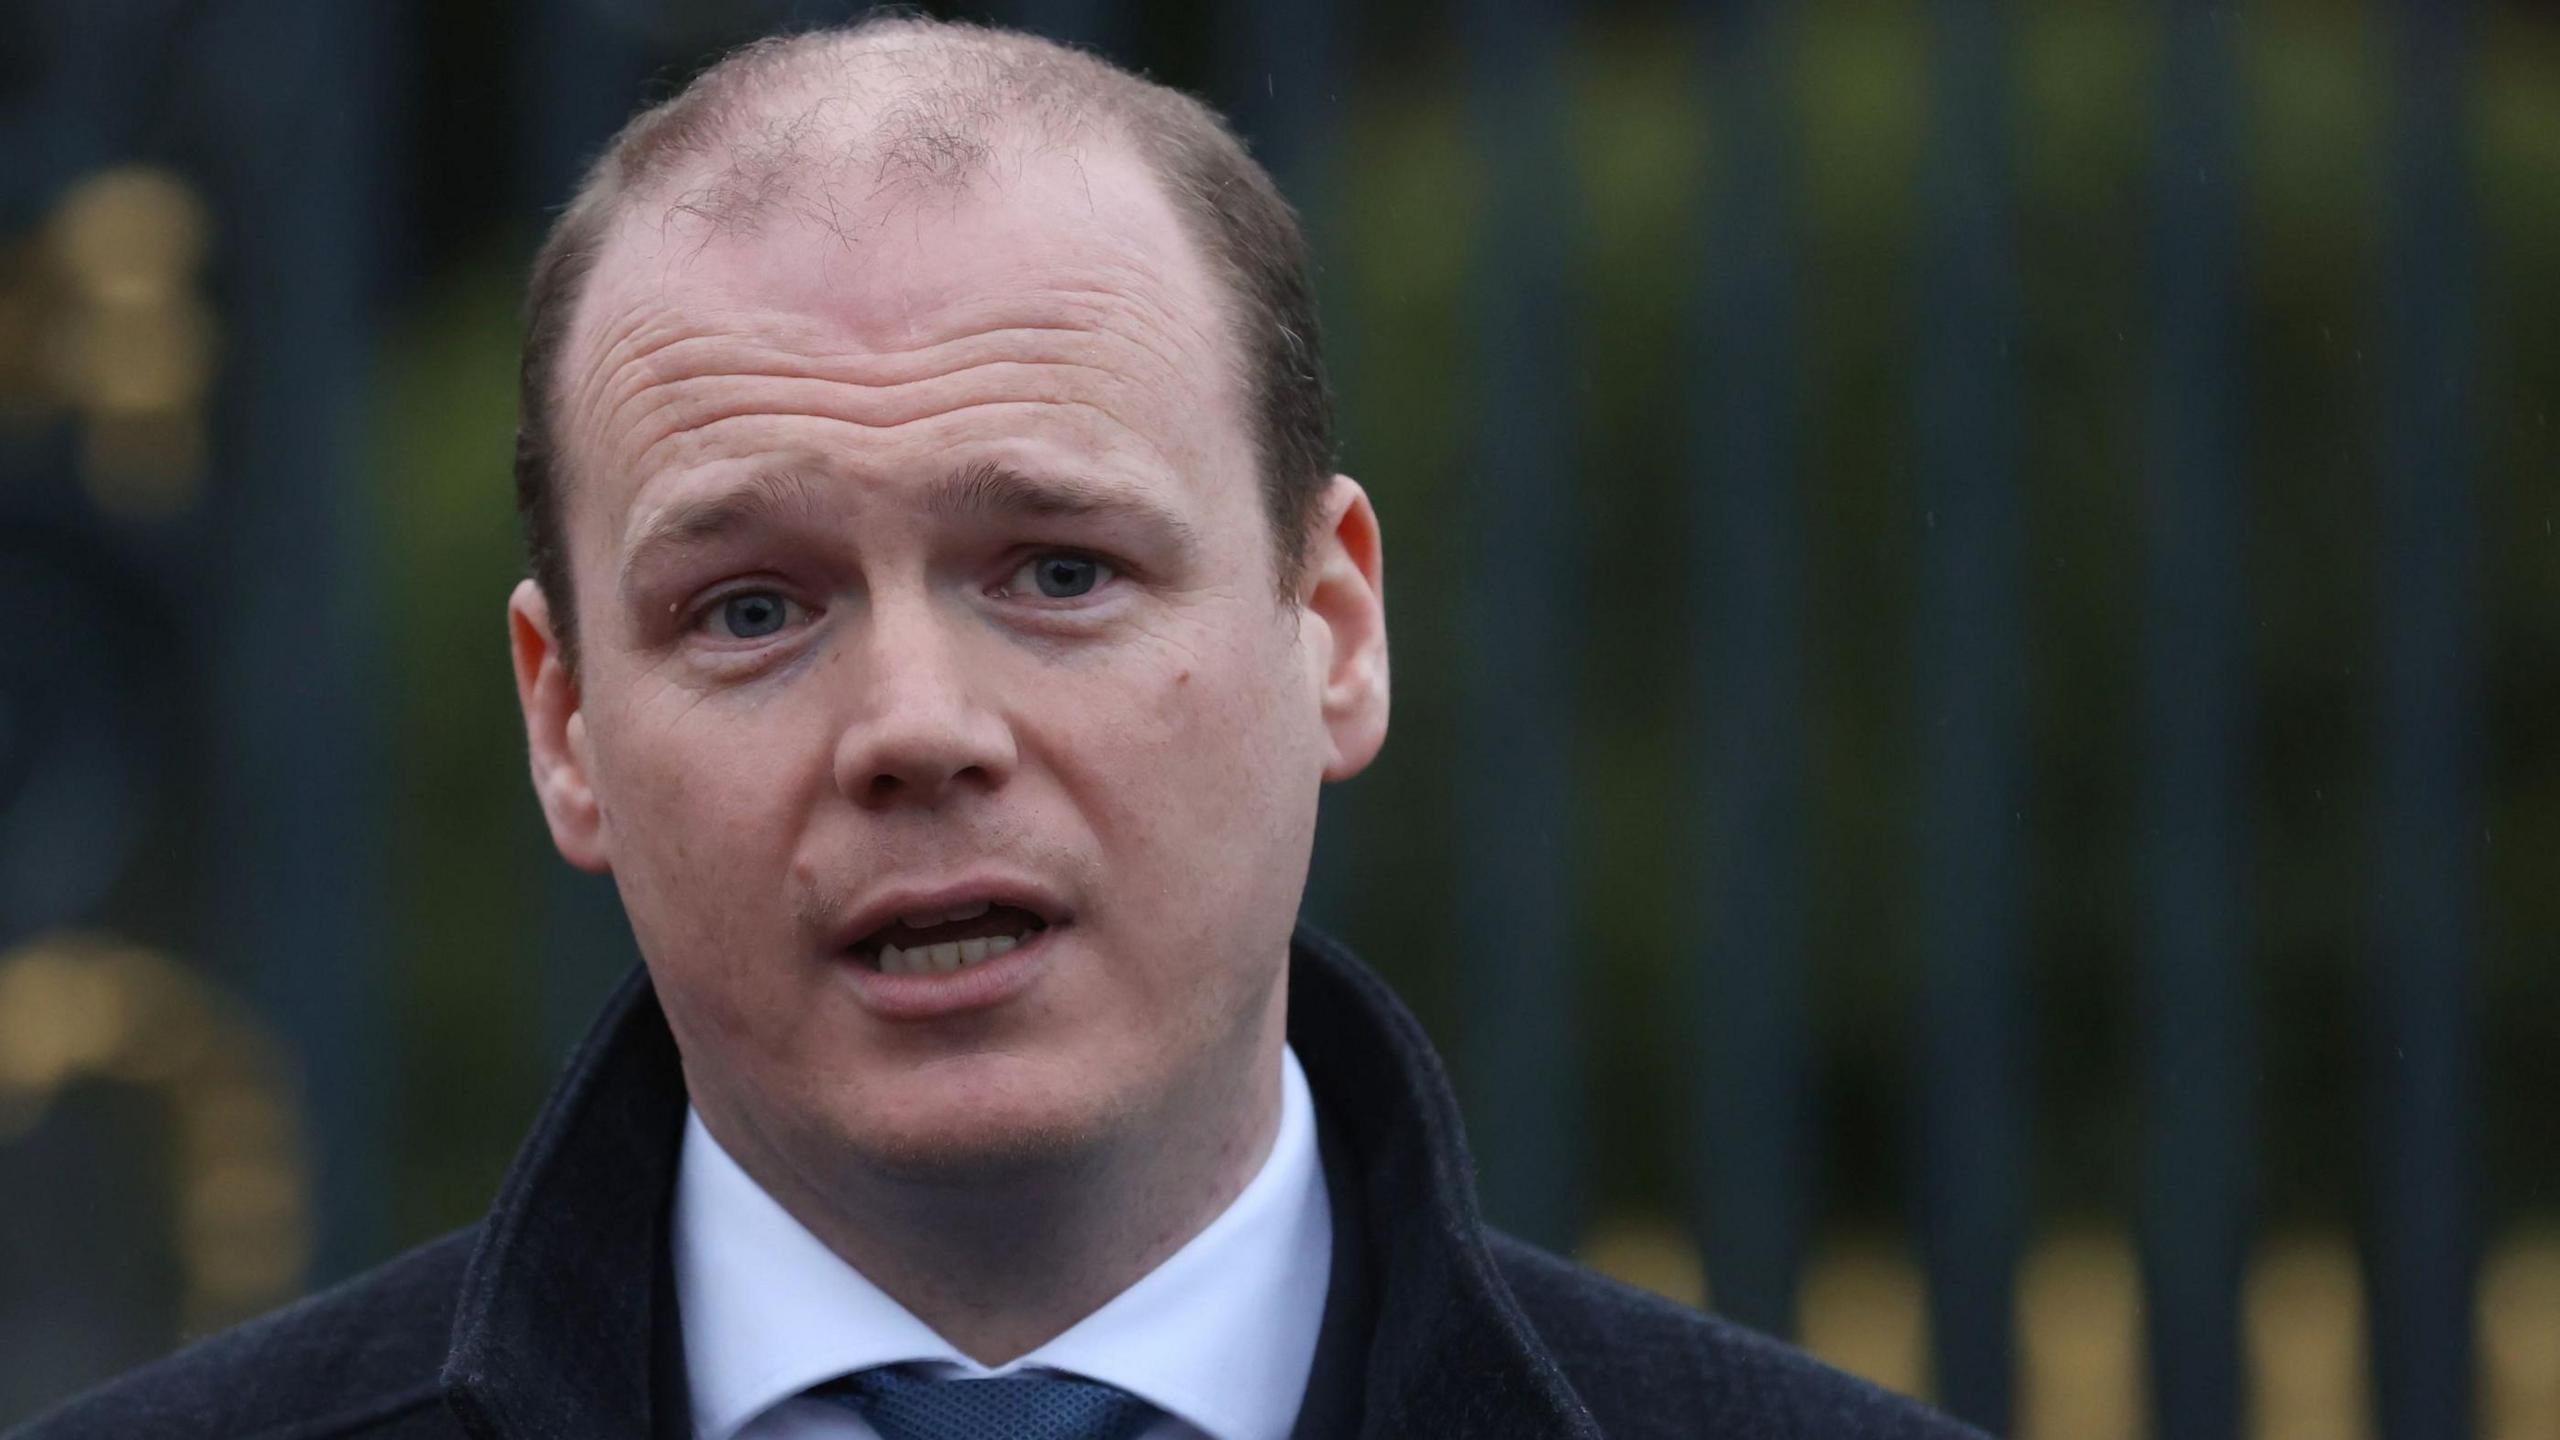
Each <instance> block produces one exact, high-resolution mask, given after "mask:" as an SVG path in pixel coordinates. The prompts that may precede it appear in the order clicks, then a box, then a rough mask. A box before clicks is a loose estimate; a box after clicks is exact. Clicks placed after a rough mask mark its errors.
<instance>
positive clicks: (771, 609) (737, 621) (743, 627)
mask: <svg viewBox="0 0 2560 1440" xmlns="http://www.w3.org/2000/svg"><path fill="white" fill-rule="evenodd" d="M717 614H718V615H719V620H720V628H721V629H723V630H725V631H727V632H728V633H729V636H730V638H731V639H734V640H760V639H763V638H764V637H765V636H767V635H771V634H773V633H774V632H775V631H777V630H780V629H781V628H782V627H783V626H784V625H785V624H786V623H788V622H789V620H790V618H791V602H789V601H787V600H785V599H783V598H782V597H781V596H779V595H776V594H775V593H773V592H772V591H770V590H741V591H739V592H738V593H737V594H735V595H732V596H730V597H729V598H727V599H725V600H723V601H721V602H720V609H719V610H718V612H717Z"/></svg>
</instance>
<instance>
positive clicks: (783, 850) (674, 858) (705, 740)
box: [590, 693, 802, 983]
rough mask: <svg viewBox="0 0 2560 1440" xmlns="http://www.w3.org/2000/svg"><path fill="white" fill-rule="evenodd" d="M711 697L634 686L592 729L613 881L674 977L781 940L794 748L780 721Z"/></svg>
mask: <svg viewBox="0 0 2560 1440" xmlns="http://www.w3.org/2000/svg"><path fill="white" fill-rule="evenodd" d="M720 704H721V702H719V701H717V700H703V699H701V698H700V697H697V696H693V695H688V694H677V693H669V694H663V695H645V694H644V695H643V696H641V697H639V698H637V699H636V700H635V702H634V703H631V704H629V705H626V706H624V707H622V708H621V709H620V710H619V711H618V712H614V713H611V714H609V715H607V716H605V717H602V718H603V719H604V721H605V723H603V724H594V723H591V725H590V733H591V734H592V736H593V741H594V746H595V772H596V795H597V801H598V804H599V806H600V807H601V809H602V811H603V814H604V820H605V829H606V835H607V839H608V844H609V847H610V854H611V859H612V863H613V872H614V878H615V882H616V884H617V886H618V887H619V888H620V890H621V891H622V897H623V905H624V908H625V909H626V910H627V911H628V912H629V913H630V916H631V923H632V929H633V931H634V934H635V935H636V937H637V938H638V940H639V941H640V945H641V950H642V953H643V954H645V955H646V956H648V958H649V960H650V963H651V966H652V968H653V969H656V970H659V971H660V972H661V973H663V974H666V975H667V976H668V977H669V978H670V979H673V980H676V981H678V983H681V982H682V979H683V977H684V975H685V973H686V972H688V971H690V970H693V969H696V968H700V967H701V966H703V965H705V964H709V963H711V962H713V961H715V960H717V959H718V958H719V957H724V956H730V955H736V954H740V953H764V952H766V951H769V950H770V949H771V948H772V947H773V946H774V945H775V944H776V943H777V942H778V941H785V940H787V939H788V937H787V936H785V935H782V934H780V933H779V931H778V928H777V927H779V926H780V924H781V922H782V920H783V919H784V918H786V917H787V914H788V911H787V908H786V907H785V906H784V904H783V902H782V898H781V897H782V890H783V885H784V881H785V878H786V876H787V874H788V871H789V865H790V860H791V845H792V837H793V835H794V833H795V827H794V819H795V817H796V816H797V815H798V814H799V813H800V810H801V808H802V807H801V804H800V801H799V798H798V797H799V793H800V789H801V787H800V786H799V784H798V782H797V778H796V777H797V775H798V773H799V769H800V767H799V766H798V765H797V763H796V762H795V760H794V759H793V757H794V756H795V755H796V754H797V753H798V750H797V748H796V747H795V746H794V744H793V743H792V742H791V740H790V739H789V738H788V737H787V734H786V733H784V727H782V726H780V725H778V724H775V723H772V722H775V721H778V720H779V719H780V718H781V717H779V716H766V717H757V718H761V719H762V720H764V721H765V722H766V723H764V724H755V723H744V722H742V721H741V720H740V719H739V718H738V717H733V716H727V715H724V714H722V713H719V710H718V707H719V706H720ZM750 735H752V736H754V737H755V739H754V741H753V743H749V741H748V739H747V737H748V736H750ZM719 968H720V971H721V972H724V973H728V974H732V975H735V974H739V973H754V972H755V971H758V970H766V969H768V968H769V967H731V966H726V965H722V966H720V967H719Z"/></svg>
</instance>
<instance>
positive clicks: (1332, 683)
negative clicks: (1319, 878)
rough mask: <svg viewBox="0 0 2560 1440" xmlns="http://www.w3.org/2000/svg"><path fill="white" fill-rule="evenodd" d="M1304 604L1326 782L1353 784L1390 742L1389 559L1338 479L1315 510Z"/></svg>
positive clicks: (1360, 494)
mask: <svg viewBox="0 0 2560 1440" xmlns="http://www.w3.org/2000/svg"><path fill="white" fill-rule="evenodd" d="M1298 601H1299V609H1300V612H1301V613H1302V614H1303V615H1305V616H1306V617H1307V619H1308V620H1309V621H1310V622H1312V625H1313V629H1312V630H1311V632H1310V639H1311V640H1313V641H1314V642H1315V643H1314V645H1313V648H1312V651H1311V658H1312V660H1313V662H1314V665H1315V668H1316V674H1315V682H1316V693H1317V695H1318V697H1319V699H1320V701H1321V706H1322V712H1323V722H1324V727H1325V736H1326V739H1327V741H1328V742H1329V745H1328V750H1327V754H1326V759H1325V769H1324V778H1325V779H1327V780H1348V779H1350V778H1351V777H1352V776H1354V775H1357V774H1359V773H1360V772H1361V771H1363V770H1365V769H1367V768H1369V762H1370V761H1372V760H1374V759H1376V758H1377V756H1378V749H1379V747H1380V746H1382V745H1384V744H1385V743H1386V739H1387V591H1386V553H1385V549H1384V544H1383V541H1382V539H1381V537H1380V535H1379V533H1378V515H1377V512H1376V511H1375V510H1374V509H1372V508H1370V505H1369V496H1368V493H1367V492H1366V491H1364V490H1362V489H1361V488H1360V486H1359V484H1358V482H1356V481H1354V480H1353V479H1352V478H1351V477H1350V476H1348V475H1336V476H1334V477H1333V479H1332V481H1331V482H1330V483H1329V484H1328V485H1327V486H1326V488H1325V494H1324V498H1323V500H1322V501H1321V502H1320V504H1319V506H1318V508H1317V516H1316V523H1315V525H1314V528H1313V533H1311V534H1310V536H1309V537H1308V546H1307V558H1306V568H1305V571H1304V572H1303V575H1302V577H1301V579H1300V581H1299V594H1298Z"/></svg>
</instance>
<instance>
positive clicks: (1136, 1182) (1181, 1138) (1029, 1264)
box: [704, 1036, 1281, 1366]
mask: <svg viewBox="0 0 2560 1440" xmlns="http://www.w3.org/2000/svg"><path fill="white" fill-rule="evenodd" d="M1257 1053H1258V1055H1260V1056H1263V1057H1267V1058H1265V1059H1263V1060H1261V1061H1260V1062H1259V1063H1256V1064H1254V1065H1251V1066H1248V1067H1240V1068H1238V1069H1231V1070H1229V1071H1228V1072H1227V1073H1225V1074H1223V1075H1218V1076H1212V1077H1204V1078H1203V1081H1202V1083H1201V1084H1199V1085H1194V1086H1190V1087H1184V1088H1182V1089H1181V1090H1179V1091H1178V1093H1177V1095H1176V1096H1175V1098H1174V1099H1173V1101H1172V1102H1171V1104H1170V1107H1169V1109H1170V1111H1171V1113H1167V1114H1161V1115H1154V1116H1150V1117H1148V1118H1147V1121H1146V1122H1143V1123H1133V1124H1130V1125H1126V1126H1124V1127H1122V1131H1121V1133H1120V1134H1118V1135H1116V1136H1115V1137H1113V1138H1111V1139H1109V1140H1106V1141H1104V1142H1101V1143H1099V1144H1097V1145H1094V1146H1092V1147H1090V1148H1088V1149H1087V1150H1085V1151H1083V1152H1081V1153H1078V1154H1075V1155H1072V1156H1066V1157H1048V1158H1043V1159H1041V1160H1038V1161H1026V1162H1021V1163H1017V1164H1011V1165H1007V1166H1005V1167H1003V1170H1002V1173H1000V1174H998V1173H986V1172H981V1173H973V1174H968V1175H951V1176H937V1177H931V1178H916V1177H912V1176H893V1175H887V1174H883V1173H881V1171H880V1170H879V1169H878V1168H876V1167H870V1166H863V1165H849V1166H843V1167H840V1168H838V1169H837V1170H836V1171H835V1172H834V1173H831V1174H829V1175H828V1176H827V1177H826V1183H825V1184H824V1185H823V1186H818V1185H812V1184H810V1183H808V1181H809V1180H810V1179H811V1178H812V1177H811V1172H808V1171H806V1170H803V1169H802V1168H801V1167H798V1166H794V1165H791V1164H788V1163H783V1162H781V1161H780V1157H778V1156H775V1155H772V1154H770V1153H768V1152H766V1151H764V1150H762V1149H760V1148H759V1147H757V1146H756V1145H755V1144H754V1143H753V1142H752V1140H749V1143H747V1144H746V1145H745V1146H744V1147H741V1146H739V1145H736V1144H733V1143H732V1142H731V1140H730V1138H729V1137H728V1136H727V1135H723V1134H721V1133H720V1131H721V1128H722V1127H719V1126H718V1125H717V1123H716V1122H715V1121H714V1120H713V1118H712V1117H711V1116H710V1115H708V1114H706V1115H705V1117H704V1119H705V1121H706V1123H710V1124H713V1127H714V1134H715V1135H716V1136H718V1137H719V1138H720V1141H721V1144H722V1147H723V1148H725V1149H728V1150H729V1151H730V1153H731V1154H732V1156H734V1157H735V1158H736V1159H737V1161H738V1163H739V1165H740V1166H741V1167H742V1168H744V1169H745V1170H746V1171H747V1173H748V1174H749V1175H750V1176H752V1177H753V1178H754V1179H755V1181H756V1183H757V1184H759V1185H761V1186H763V1187H764V1189H765V1191H766V1192H767V1193H768V1194H771V1195H772V1196H773V1197H774V1199H775V1200H777V1201H779V1202H780V1203H781V1205H782V1206H783V1208H784V1209H786V1210H788V1211H790V1212H791V1214H792V1216H793V1218H795V1219H797V1220H798V1221H799V1222H800V1223H801V1224H803V1225H805V1226H807V1227H808V1228H809V1230H810V1232H811V1233H812V1234H814V1235H816V1236H817V1237H818V1238H819V1239H820V1240H821V1241H823V1242H825V1244H826V1245H827V1247H828V1248H829V1249H831V1250H833V1251H834V1252H835V1253H836V1254H837V1255H838V1256H839V1257H841V1258H842V1259H843V1260H844V1261H845V1263H847V1264H849V1265H851V1266H853V1267H854V1268H855V1269H856V1270H859V1271H861V1272H862V1274H863V1276H864V1277H865V1278H866V1279H868V1280H870V1281H871V1283H872V1284H874V1285H877V1286H879V1287H880V1289H881V1290H882V1291H883V1292H885V1293H886V1294H887V1295H889V1296H890V1298H892V1299H894V1300H896V1301H897V1302H898V1303H899V1304H900V1305H903V1306H905V1307H906V1309H907V1310H908V1312H909V1313H911V1314H913V1315H914V1316H915V1317H916V1318H917V1319H919V1320H922V1321H923V1322H924V1323H925V1324H926V1325H928V1326H930V1327H931V1328H932V1329H933V1331H934V1333H935V1334H937V1335H940V1336H942V1337H943V1338H944V1339H946V1340H948V1341H950V1342H951V1343H952V1345H953V1346H954V1347H956V1348H957V1349H958V1350H959V1351H960V1352H961V1353H962V1354H964V1355H967V1356H968V1357H969V1358H970V1359H972V1360H975V1361H977V1362H978V1363H979V1364H981V1365H989V1366H993V1365H1001V1364H1004V1363H1006V1362H1007V1361H1010V1360H1014V1359H1017V1358H1019V1357H1021V1356H1022V1355H1024V1354H1027V1353H1029V1352H1030V1351H1032V1350H1034V1349H1037V1348H1038V1347H1039V1346H1041V1345H1042V1344H1045V1343H1046V1342H1048V1341H1049V1340H1052V1339H1054V1338H1056V1337H1057V1336H1058V1335H1060V1334H1062V1333H1064V1332H1065V1331H1066V1330H1067V1329H1068V1328H1069V1327H1071V1326H1073V1325H1074V1324H1075V1323H1076V1322H1077V1321H1079V1320H1082V1319H1083V1318H1084V1317H1086V1316H1087V1315H1090V1314H1092V1313H1093V1312H1094V1311H1096V1310H1099V1309H1101V1308H1102V1307H1103V1306H1104V1305H1105V1304H1107V1303H1109V1302H1110V1301H1111V1299H1112V1298H1113V1297H1115V1296H1117V1295H1119V1294H1120V1292H1122V1291H1123V1290H1126V1289H1128V1288H1129V1287H1130V1286H1131V1285H1133V1284H1135V1283H1137V1282H1138V1281H1139V1280H1140V1279H1141V1278H1143V1277H1144V1276H1145V1275H1146V1274H1147V1273H1148V1272H1150V1271H1152V1270H1154V1269H1155V1268H1156V1267H1157V1266H1158V1265H1161V1264H1163V1263H1164V1261H1165V1260H1166V1259H1167V1258H1169V1257H1170V1256H1172V1254H1173V1253H1174V1252H1175V1251H1177V1250H1179V1249H1181V1248H1182V1247H1183V1246H1184V1245H1185V1244H1187V1243H1189V1241H1190V1240H1191V1238H1192V1237H1193V1236H1195V1235H1197V1234H1199V1233H1200V1232H1201V1231H1202V1230H1203V1229H1206V1228H1207V1227H1208V1225H1209V1222H1210V1221H1212V1220H1215V1219H1216V1218H1217V1217H1218V1216H1219V1215H1220V1214H1222V1213H1224V1212H1225V1210H1226V1209H1227V1207H1228V1206H1229V1205H1231V1204H1232V1203H1234V1201H1235V1198H1236V1196H1237V1195H1238V1194H1239V1193H1240V1192H1242V1191H1243V1189H1244V1187H1245V1186H1246V1184H1247V1183H1249V1182H1250V1181H1251V1180H1252V1178H1253V1177H1254V1175H1255V1174H1256V1173H1257V1172H1259V1171H1260V1169H1261V1168H1262V1164H1263V1162H1264V1160H1265V1159H1266V1158H1267V1157H1268V1156H1269V1154H1270V1152H1271V1146H1272V1142H1273V1139H1274V1138H1275V1137H1276V1136H1277V1134H1278V1132H1279V1126H1280V1104H1281V1089H1280V1056H1279V1044H1278V1039H1277V1037H1276V1036H1274V1037H1273V1040H1272V1043H1271V1044H1270V1045H1269V1046H1267V1047H1257ZM740 1138H741V1139H747V1137H746V1136H741V1137H740Z"/></svg>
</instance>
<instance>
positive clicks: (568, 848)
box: [507, 580, 609, 873]
mask: <svg viewBox="0 0 2560 1440" xmlns="http://www.w3.org/2000/svg"><path fill="white" fill-rule="evenodd" d="M507 639H508V643H509V645H510V646H511V648H512V649H513V650H514V652H515V662H516V703H517V704H518V705H520V706H522V707H523V709H524V737H525V747H526V749H527V750H528V751H530V752H531V754H532V758H533V793H534V798H536V799H538V800H540V801H541V802H542V816H543V819H545V820H547V821H549V822H550V825H551V843H552V844H553V845H555V846H557V847H558V848H559V851H560V858H562V859H564V860H566V861H568V862H569V863H570V864H572V865H575V866H577V867H578V868H579V869H581V870H592V871H597V872H599V873H600V872H602V871H604V870H606V869H607V868H609V867H608V865H607V861H606V855H605V845H604V824H603V819H602V812H600V811H599V810H598V809H597V808H596V796H595V788H594V786H593V785H592V784H591V783H590V781H589V776H590V774H591V773H592V772H591V770H590V768H589V764H588V760H589V756H588V753H587V719H586V716H585V715H584V714H583V713H581V712H580V710H579V695H578V678H577V676H575V675H573V674H571V673H570V671H569V667H568V665H567V663H566V662H564V661H563V660H562V658H561V655H560V641H559V636H558V634H557V632H556V631H554V630H553V628H552V624H551V602H550V601H549V600H547V599H545V598H544V596H543V594H542V587H541V586H539V585H536V584H535V583H534V582H532V581H531V580H525V581H522V582H519V583H518V584H517V586H516V591H515V594H513V595H512V596H509V597H508V599H507Z"/></svg>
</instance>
